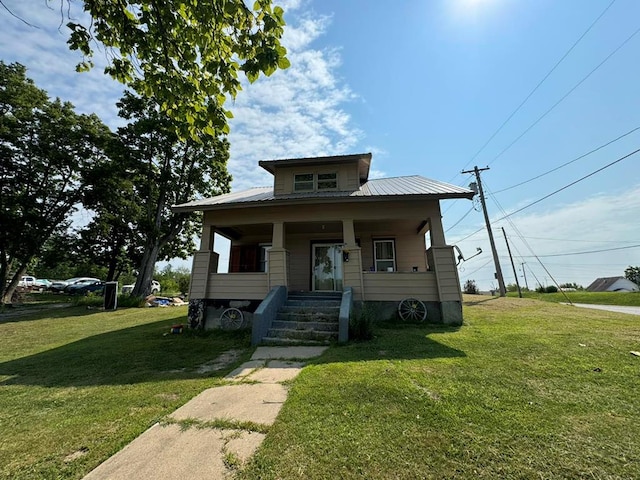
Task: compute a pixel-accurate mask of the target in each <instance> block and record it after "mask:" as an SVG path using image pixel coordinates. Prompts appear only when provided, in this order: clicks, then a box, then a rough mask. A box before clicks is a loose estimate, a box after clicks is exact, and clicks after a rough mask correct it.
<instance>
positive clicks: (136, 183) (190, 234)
mask: <svg viewBox="0 0 640 480" xmlns="http://www.w3.org/2000/svg"><path fill="white" fill-rule="evenodd" d="M118 106H119V108H120V116H121V117H123V118H125V119H126V120H129V121H130V123H129V124H128V125H127V126H125V127H122V128H120V129H119V130H118V136H119V140H120V142H119V149H120V150H119V152H120V153H119V154H114V157H115V158H116V160H115V161H116V162H117V165H118V168H117V169H116V170H117V171H119V172H120V174H121V176H122V178H123V179H129V181H128V182H123V183H122V184H121V186H122V189H121V190H120V191H119V192H118V195H119V196H121V197H126V198H128V199H130V201H131V202H133V203H134V204H135V205H137V206H138V207H139V209H138V210H137V211H136V210H135V209H131V210H130V214H131V215H133V216H134V218H128V219H126V220H127V222H128V225H129V228H130V229H131V230H132V231H133V234H134V235H135V240H134V244H135V245H137V246H139V247H140V258H139V261H138V264H137V270H138V276H137V280H136V285H135V287H134V289H133V292H132V295H136V296H146V295H148V294H149V293H150V289H151V280H152V278H153V273H154V267H155V264H156V261H157V260H162V259H170V258H186V257H187V256H189V255H190V254H191V253H192V252H193V250H194V248H195V245H194V242H193V238H194V236H195V235H196V234H198V233H199V230H198V229H199V226H200V221H199V220H200V217H199V215H198V214H194V213H173V212H172V211H171V206H172V205H175V204H180V203H185V202H189V201H192V200H194V199H196V198H202V197H209V196H214V195H219V194H221V193H227V192H229V183H230V181H231V176H230V175H229V174H228V172H227V169H226V162H227V160H228V157H229V144H228V142H227V140H226V139H225V138H224V137H213V136H207V137H202V138H200V139H199V140H198V141H195V140H193V139H191V138H187V139H185V140H181V139H180V138H179V137H178V135H177V134H176V132H175V130H174V128H173V126H172V122H171V120H170V119H169V118H168V117H167V115H165V114H164V113H163V112H161V111H160V108H159V106H158V105H157V104H155V103H154V102H153V101H152V100H149V99H144V98H140V97H137V96H135V95H133V94H131V93H126V94H125V96H124V97H123V98H122V100H121V101H120V102H119V103H118ZM136 212H137V213H136Z"/></svg>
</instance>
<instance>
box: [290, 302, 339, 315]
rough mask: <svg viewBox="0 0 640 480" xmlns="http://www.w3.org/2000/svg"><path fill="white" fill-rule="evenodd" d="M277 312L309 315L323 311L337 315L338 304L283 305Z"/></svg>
mask: <svg viewBox="0 0 640 480" xmlns="http://www.w3.org/2000/svg"><path fill="white" fill-rule="evenodd" d="M278 311H279V312H282V313H299V314H300V315H309V314H311V313H324V314H328V315H333V314H336V315H339V314H340V306H339V305H338V306H336V305H329V306H324V305H316V306H303V305H286V304H285V305H283V306H282V307H281V308H280V310H278Z"/></svg>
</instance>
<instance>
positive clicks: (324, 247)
mask: <svg viewBox="0 0 640 480" xmlns="http://www.w3.org/2000/svg"><path fill="white" fill-rule="evenodd" d="M311 277H312V281H313V285H312V286H313V290H321V291H342V246H341V245H332V244H313V271H312V272H311Z"/></svg>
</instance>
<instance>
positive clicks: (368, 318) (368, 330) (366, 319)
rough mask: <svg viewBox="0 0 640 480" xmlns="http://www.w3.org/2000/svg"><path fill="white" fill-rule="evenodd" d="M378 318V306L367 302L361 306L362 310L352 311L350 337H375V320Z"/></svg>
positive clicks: (356, 338)
mask: <svg viewBox="0 0 640 480" xmlns="http://www.w3.org/2000/svg"><path fill="white" fill-rule="evenodd" d="M376 318H377V310H376V308H375V307H374V306H373V305H370V304H367V303H364V304H363V305H362V307H360V311H358V312H355V313H354V312H352V313H351V318H350V319H349V339H351V340H371V339H372V338H373V322H374V321H375V320H376Z"/></svg>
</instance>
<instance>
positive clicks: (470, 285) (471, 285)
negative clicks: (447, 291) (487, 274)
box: [462, 280, 478, 295]
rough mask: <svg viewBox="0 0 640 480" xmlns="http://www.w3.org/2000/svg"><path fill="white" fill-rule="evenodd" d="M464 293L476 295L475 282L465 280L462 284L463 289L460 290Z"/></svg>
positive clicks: (476, 287)
mask: <svg viewBox="0 0 640 480" xmlns="http://www.w3.org/2000/svg"><path fill="white" fill-rule="evenodd" d="M462 291H463V292H464V293H468V294H472V295H476V294H477V293H478V286H477V285H476V281H475V280H467V281H466V282H464V287H463V289H462Z"/></svg>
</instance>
